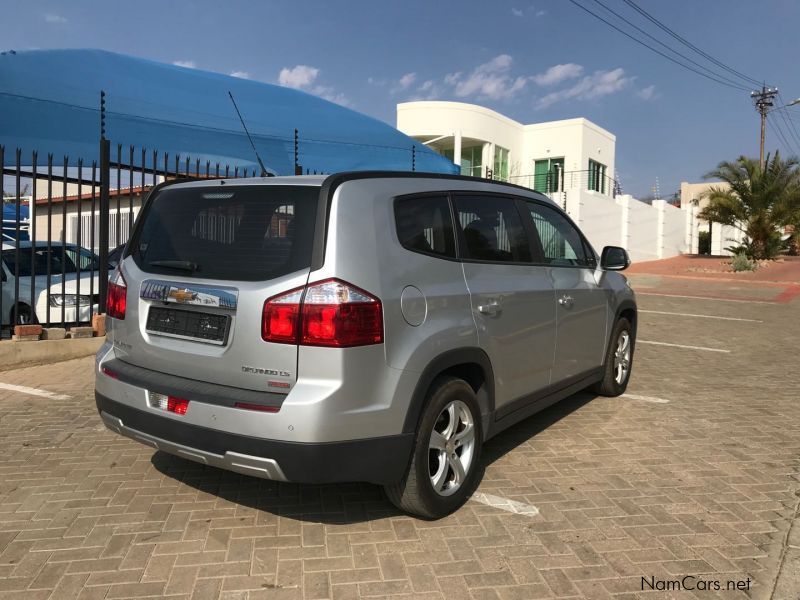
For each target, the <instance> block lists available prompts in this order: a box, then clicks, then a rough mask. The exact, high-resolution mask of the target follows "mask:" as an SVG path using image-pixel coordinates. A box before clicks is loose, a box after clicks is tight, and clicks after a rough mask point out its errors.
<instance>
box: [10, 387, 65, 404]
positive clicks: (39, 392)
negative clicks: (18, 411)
mask: <svg viewBox="0 0 800 600" xmlns="http://www.w3.org/2000/svg"><path fill="white" fill-rule="evenodd" d="M0 390H10V391H12V392H19V393H20V394H30V395H31V396H41V397H42V398H50V400H69V399H70V396H65V395H64V394H55V393H53V392H48V391H47V390H40V389H37V388H31V387H25V386H24V385H14V384H12V383H0Z"/></svg>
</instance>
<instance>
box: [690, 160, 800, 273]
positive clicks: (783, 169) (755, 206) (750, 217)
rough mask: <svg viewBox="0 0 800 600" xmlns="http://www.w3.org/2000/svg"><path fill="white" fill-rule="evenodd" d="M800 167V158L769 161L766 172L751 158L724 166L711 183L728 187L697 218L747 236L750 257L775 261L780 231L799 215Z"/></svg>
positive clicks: (712, 192)
mask: <svg viewBox="0 0 800 600" xmlns="http://www.w3.org/2000/svg"><path fill="white" fill-rule="evenodd" d="M798 165H800V162H798V159H797V158H795V157H791V158H789V159H787V160H782V159H781V157H780V154H779V153H778V152H776V153H775V156H774V157H772V158H770V156H769V155H767V160H766V161H765V168H764V169H763V170H762V169H761V165H760V164H759V161H758V160H753V159H751V158H747V157H746V156H740V157H739V158H738V159H737V160H736V161H735V162H728V161H724V162H721V163H719V165H717V168H716V169H714V170H713V171H711V172H710V173H708V174H707V175H706V179H721V180H722V181H724V182H725V183H727V184H728V186H729V187H728V188H727V189H724V188H721V187H712V188H710V189H709V190H708V191H707V192H706V193H705V197H706V198H708V200H709V203H708V205H707V206H706V207H705V208H704V209H703V210H701V211H700V214H699V215H698V216H699V217H700V218H701V219H704V220H706V221H709V222H714V223H722V224H723V225H729V226H731V227H735V228H737V229H739V230H740V231H742V232H743V233H744V234H745V236H746V240H745V243H744V247H745V253H746V254H747V255H748V257H750V258H755V259H764V258H774V257H775V256H776V255H777V254H778V252H780V250H781V248H782V241H781V229H782V228H783V227H784V226H785V225H788V224H790V223H792V222H794V221H795V219H797V216H798V214H799V213H800V170H799V169H798Z"/></svg>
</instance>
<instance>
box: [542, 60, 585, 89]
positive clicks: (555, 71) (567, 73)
mask: <svg viewBox="0 0 800 600" xmlns="http://www.w3.org/2000/svg"><path fill="white" fill-rule="evenodd" d="M581 75H583V67H582V66H580V65H576V64H575V63H566V64H563V65H553V66H552V67H550V68H549V69H547V71H545V72H544V73H539V74H538V75H534V76H533V80H534V81H535V82H536V83H537V84H538V85H555V84H556V83H561V82H562V81H565V80H567V79H574V78H575V77H580V76H581Z"/></svg>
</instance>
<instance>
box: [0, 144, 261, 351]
mask: <svg viewBox="0 0 800 600" xmlns="http://www.w3.org/2000/svg"><path fill="white" fill-rule="evenodd" d="M8 152H11V153H12V160H11V161H9V163H10V166H5V167H3V168H2V175H3V184H4V185H3V209H4V210H3V229H2V236H3V239H2V250H1V251H0V333H1V334H2V336H3V337H7V336H8V335H9V334H10V333H11V332H12V331H13V327H14V325H19V324H29V323H40V324H42V325H43V326H56V327H70V326H76V325H87V324H89V323H91V319H92V315H93V314H98V313H102V312H104V310H105V294H106V288H107V284H108V275H109V272H110V269H113V268H114V267H115V266H116V261H117V260H118V259H119V255H120V254H121V250H122V247H123V246H124V244H125V243H126V242H127V241H128V238H129V236H130V234H131V231H132V230H133V225H134V221H135V219H136V216H137V215H138V214H139V211H140V209H141V207H142V204H143V202H144V199H145V197H146V195H147V194H148V192H149V191H150V190H151V189H152V188H153V186H154V185H156V184H158V183H161V182H163V181H170V180H178V179H215V178H225V179H230V178H240V177H252V176H256V175H258V174H259V173H258V172H257V171H256V170H255V169H252V168H251V169H243V168H240V167H231V166H229V165H224V164H220V163H214V164H212V163H211V162H210V161H205V162H201V161H200V160H197V159H194V158H192V157H191V156H185V155H184V156H181V155H170V154H169V153H161V152H159V151H158V150H148V149H144V148H135V147H133V146H124V145H122V144H116V145H114V146H113V148H112V145H111V143H110V142H109V141H107V140H103V141H101V147H100V160H99V161H97V160H92V161H84V160H81V159H77V160H74V161H73V160H71V159H70V157H68V156H64V157H61V158H59V159H56V158H55V157H54V156H53V155H52V154H41V153H39V152H35V151H34V152H31V153H30V155H27V154H26V155H23V153H22V151H21V150H19V149H15V150H9V149H7V148H5V147H3V146H0V165H5V164H6V157H7V153H8ZM71 165H73V166H71Z"/></svg>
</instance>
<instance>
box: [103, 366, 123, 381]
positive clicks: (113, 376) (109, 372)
mask: <svg viewBox="0 0 800 600" xmlns="http://www.w3.org/2000/svg"><path fill="white" fill-rule="evenodd" d="M100 370H101V371H102V372H103V375H106V376H107V377H111V379H119V375H117V374H116V373H115V372H114V371H112V370H111V369H109V368H108V367H106V366H103V367H100Z"/></svg>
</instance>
